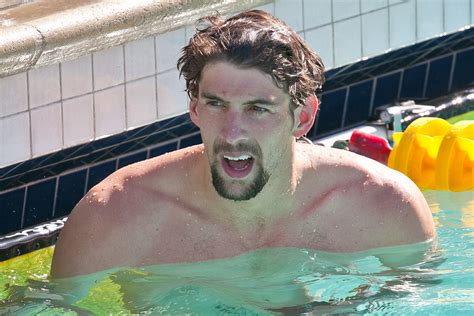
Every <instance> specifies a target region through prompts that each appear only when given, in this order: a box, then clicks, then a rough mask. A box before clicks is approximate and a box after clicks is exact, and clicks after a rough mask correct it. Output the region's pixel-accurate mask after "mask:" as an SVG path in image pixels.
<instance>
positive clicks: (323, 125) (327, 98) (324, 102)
mask: <svg viewBox="0 0 474 316" xmlns="http://www.w3.org/2000/svg"><path fill="white" fill-rule="evenodd" d="M346 90H347V89H340V90H336V91H332V92H329V93H323V95H322V96H321V104H320V110H319V114H318V116H319V117H318V122H317V126H316V134H317V135H318V136H319V135H320V134H323V133H327V132H330V131H333V130H337V129H339V128H341V127H342V113H343V111H344V103H345V100H346ZM314 136H315V135H314Z"/></svg>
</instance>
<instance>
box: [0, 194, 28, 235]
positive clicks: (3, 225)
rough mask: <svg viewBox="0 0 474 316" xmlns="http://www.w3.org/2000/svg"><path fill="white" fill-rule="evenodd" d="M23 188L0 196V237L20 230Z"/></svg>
mask: <svg viewBox="0 0 474 316" xmlns="http://www.w3.org/2000/svg"><path fill="white" fill-rule="evenodd" d="M24 197H25V188H21V189H18V190H14V191H10V192H7V193H3V194H0V218H1V220H0V235H4V234H7V233H11V232H14V231H16V230H20V229H21V215H22V213H23V201H24Z"/></svg>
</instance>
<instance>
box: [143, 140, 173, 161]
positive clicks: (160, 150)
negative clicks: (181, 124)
mask: <svg viewBox="0 0 474 316" xmlns="http://www.w3.org/2000/svg"><path fill="white" fill-rule="evenodd" d="M176 149H178V142H172V143H169V144H166V145H162V146H159V147H156V148H153V149H151V150H150V158H152V157H157V156H159V155H163V154H166V153H169V152H171V151H175V150H176Z"/></svg>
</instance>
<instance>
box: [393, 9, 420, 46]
mask: <svg viewBox="0 0 474 316" xmlns="http://www.w3.org/2000/svg"><path fill="white" fill-rule="evenodd" d="M389 14H390V48H398V47H401V46H404V45H408V44H413V43H415V41H416V21H415V20H416V17H415V1H414V0H408V1H406V2H403V3H400V4H397V5H394V6H390V8H389Z"/></svg>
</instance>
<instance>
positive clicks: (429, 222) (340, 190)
mask: <svg viewBox="0 0 474 316" xmlns="http://www.w3.org/2000/svg"><path fill="white" fill-rule="evenodd" d="M318 147H319V146H318ZM309 150H310V151H313V149H309ZM314 150H316V152H315V153H313V152H311V153H310V157H313V159H312V163H313V164H314V172H313V177H314V179H315V180H314V181H318V179H319V181H321V179H324V183H325V190H323V192H330V193H328V195H330V196H332V197H333V199H328V200H329V202H328V203H327V204H326V206H325V207H324V208H323V210H322V211H321V213H322V214H323V215H324V216H326V217H327V218H328V219H329V217H330V216H331V215H330V214H338V215H336V217H332V218H331V220H332V221H333V222H338V223H339V224H338V226H339V227H340V228H341V229H344V230H345V231H346V233H345V234H342V235H343V236H345V237H344V238H343V239H341V240H338V241H335V242H336V243H338V245H336V246H335V248H337V249H340V250H343V251H358V250H366V249H370V248H379V247H388V246H396V245H404V244H414V243H418V242H423V241H427V240H429V239H432V238H433V237H434V236H435V228H434V222H433V218H432V214H431V210H430V208H429V206H428V204H427V202H426V200H425V198H424V196H423V194H422V193H421V191H420V190H419V189H418V187H417V186H416V185H415V184H414V183H413V181H411V180H410V179H409V178H408V177H406V176H405V175H403V174H402V173H400V172H398V171H396V170H393V169H391V168H388V167H387V166H385V165H383V164H380V163H378V162H376V161H374V160H371V159H368V158H366V157H362V156H360V155H357V154H354V153H351V152H348V151H344V150H340V149H332V148H315V149H314ZM336 209H337V210H338V212H334V210H336ZM342 235H341V236H342ZM347 236H352V237H351V238H350V239H347ZM354 237H355V238H354Z"/></svg>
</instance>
